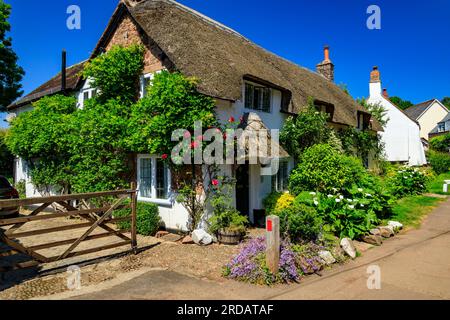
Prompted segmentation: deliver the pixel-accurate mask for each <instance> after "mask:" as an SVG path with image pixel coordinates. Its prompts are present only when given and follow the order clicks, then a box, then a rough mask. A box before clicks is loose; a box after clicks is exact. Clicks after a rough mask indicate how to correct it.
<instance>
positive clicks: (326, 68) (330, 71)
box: [316, 46, 334, 82]
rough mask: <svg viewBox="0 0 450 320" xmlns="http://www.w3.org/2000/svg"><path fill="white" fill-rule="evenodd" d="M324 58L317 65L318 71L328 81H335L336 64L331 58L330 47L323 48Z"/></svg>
mask: <svg viewBox="0 0 450 320" xmlns="http://www.w3.org/2000/svg"><path fill="white" fill-rule="evenodd" d="M323 55H324V60H323V61H322V62H321V63H319V64H318V65H317V67H316V70H317V73H319V74H321V75H322V76H324V77H325V78H326V79H327V80H328V81H331V82H333V81H334V64H333V63H332V62H331V60H330V47H329V46H325V47H324V48H323Z"/></svg>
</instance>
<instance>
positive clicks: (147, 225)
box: [114, 202, 161, 236]
mask: <svg viewBox="0 0 450 320" xmlns="http://www.w3.org/2000/svg"><path fill="white" fill-rule="evenodd" d="M130 215H131V209H120V210H116V211H114V217H115V218H123V217H128V216H130ZM160 224H161V218H160V216H159V209H158V206H157V205H156V204H154V203H144V202H138V204H137V216H136V229H137V233H138V234H140V235H143V236H152V235H154V234H155V233H156V232H157V231H158V229H159V227H160ZM117 227H118V228H119V229H123V230H129V229H131V221H123V222H118V223H117Z"/></svg>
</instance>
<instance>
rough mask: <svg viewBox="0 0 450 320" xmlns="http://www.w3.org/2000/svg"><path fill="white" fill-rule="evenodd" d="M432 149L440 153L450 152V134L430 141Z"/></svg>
mask: <svg viewBox="0 0 450 320" xmlns="http://www.w3.org/2000/svg"><path fill="white" fill-rule="evenodd" d="M430 148H431V149H432V150H434V151H438V152H449V150H450V133H447V134H444V135H442V136H437V137H434V138H431V139H430Z"/></svg>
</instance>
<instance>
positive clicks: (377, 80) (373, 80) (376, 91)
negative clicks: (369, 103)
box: [369, 66, 382, 97]
mask: <svg viewBox="0 0 450 320" xmlns="http://www.w3.org/2000/svg"><path fill="white" fill-rule="evenodd" d="M369 92H370V96H371V97H374V96H380V95H381V94H382V92H381V77H380V70H378V67H377V66H375V67H373V69H372V72H371V73H370V83H369Z"/></svg>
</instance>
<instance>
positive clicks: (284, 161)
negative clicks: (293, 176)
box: [271, 159, 290, 192]
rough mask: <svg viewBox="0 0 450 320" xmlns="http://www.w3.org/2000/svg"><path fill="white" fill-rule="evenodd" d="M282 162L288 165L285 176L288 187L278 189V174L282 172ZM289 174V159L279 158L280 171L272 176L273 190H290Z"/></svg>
mask: <svg viewBox="0 0 450 320" xmlns="http://www.w3.org/2000/svg"><path fill="white" fill-rule="evenodd" d="M282 164H283V165H286V169H287V172H286V177H285V179H286V189H285V190H279V189H278V184H279V181H278V175H279V174H280V172H281V165H282ZM289 175H290V165H289V160H287V159H279V163H278V172H277V173H276V174H275V175H273V176H272V181H271V183H272V191H276V192H286V191H288V185H289Z"/></svg>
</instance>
